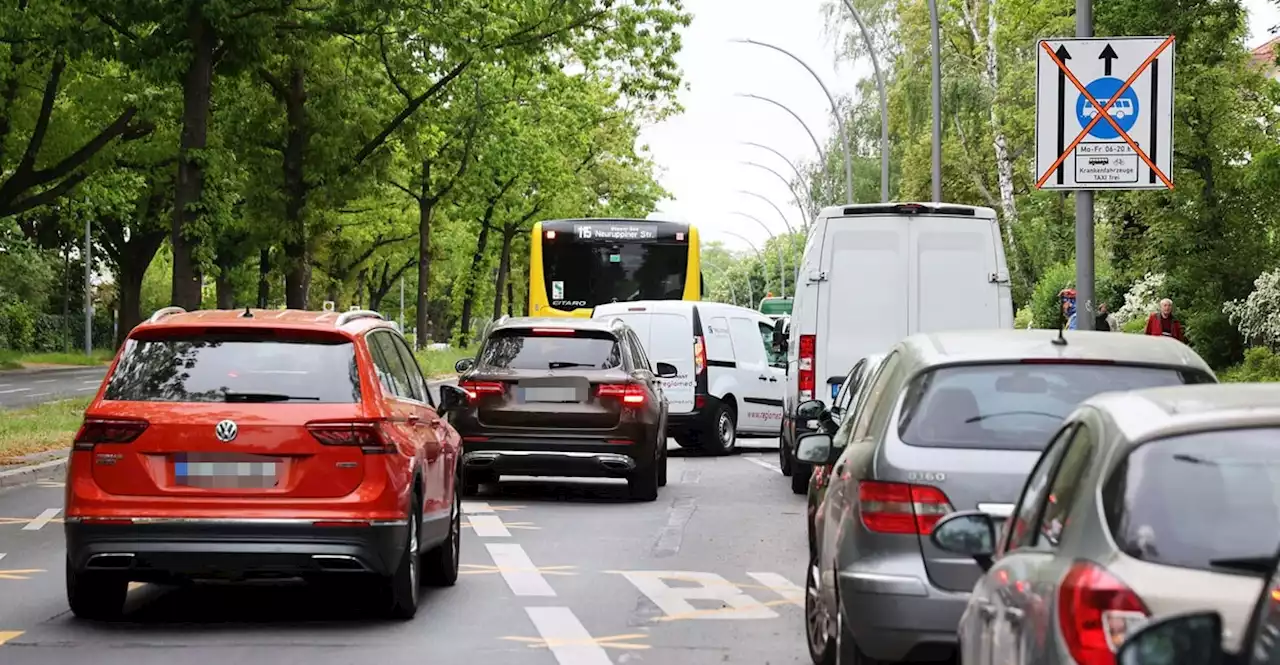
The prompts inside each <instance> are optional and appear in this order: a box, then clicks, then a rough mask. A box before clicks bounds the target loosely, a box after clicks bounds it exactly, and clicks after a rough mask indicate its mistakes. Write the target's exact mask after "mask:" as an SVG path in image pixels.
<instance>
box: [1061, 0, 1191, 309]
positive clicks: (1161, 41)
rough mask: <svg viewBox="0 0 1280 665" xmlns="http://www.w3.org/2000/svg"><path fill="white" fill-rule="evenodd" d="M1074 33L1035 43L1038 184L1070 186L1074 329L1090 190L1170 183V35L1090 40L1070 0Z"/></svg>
mask: <svg viewBox="0 0 1280 665" xmlns="http://www.w3.org/2000/svg"><path fill="white" fill-rule="evenodd" d="M1076 35H1077V38H1076V39H1047V40H1042V41H1040V42H1039V44H1037V47H1038V48H1037V49H1036V55H1037V58H1036V187H1037V188H1039V189H1049V190H1074V191H1075V194H1076V303H1077V308H1076V312H1077V316H1076V328H1077V329H1080V330H1093V324H1094V315H1095V314H1096V305H1095V302H1094V260H1093V258H1094V257H1093V193H1094V191H1096V190H1136V189H1173V180H1172V179H1171V175H1170V174H1171V173H1172V170H1173V169H1172V167H1173V53H1174V48H1173V46H1174V38H1173V37H1172V36H1165V37H1111V38H1106V39H1093V38H1092V37H1093V5H1092V0H1076Z"/></svg>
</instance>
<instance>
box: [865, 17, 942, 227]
mask: <svg viewBox="0 0 1280 665" xmlns="http://www.w3.org/2000/svg"><path fill="white" fill-rule="evenodd" d="M844 6H845V7H846V8H848V10H849V13H850V14H853V20H854V21H856V22H857V23H858V30H860V31H862V40H863V41H865V42H866V43H867V52H868V53H870V54H871V67H872V69H874V70H875V73H876V88H877V89H878V90H879V91H880V202H881V203H888V201H889V95H888V94H887V93H886V92H885V87H884V72H882V71H881V70H880V58H878V57H877V56H876V44H875V42H874V41H872V40H871V31H870V30H868V29H867V24H866V22H864V21H863V20H862V14H860V13H858V10H857V9H856V8H855V7H854V6H853V2H852V1H851V0H844ZM935 25H936V23H935Z"/></svg>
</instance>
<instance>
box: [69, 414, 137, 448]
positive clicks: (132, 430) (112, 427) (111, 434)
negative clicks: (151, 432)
mask: <svg viewBox="0 0 1280 665" xmlns="http://www.w3.org/2000/svg"><path fill="white" fill-rule="evenodd" d="M150 425H151V423H148V422H147V421H145V420H135V419H129V418H85V419H84V422H83V423H82V424H81V425H80V430H79V431H77V432H76V438H75V441H74V443H73V444H72V448H73V449H74V450H93V447H94V446H95V445H97V444H99V443H133V441H134V440H136V439H137V438H138V437H139V436H141V435H142V433H143V432H145V431H147V427H149V426H150Z"/></svg>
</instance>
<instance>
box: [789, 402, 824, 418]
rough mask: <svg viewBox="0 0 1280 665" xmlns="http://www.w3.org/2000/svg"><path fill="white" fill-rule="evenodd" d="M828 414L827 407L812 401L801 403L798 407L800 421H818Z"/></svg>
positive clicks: (797, 415) (797, 412)
mask: <svg viewBox="0 0 1280 665" xmlns="http://www.w3.org/2000/svg"><path fill="white" fill-rule="evenodd" d="M826 412H827V405H825V404H823V403H822V402H820V401H818V400H816V399H811V400H809V401H807V402H801V403H800V406H797V407H796V418H797V419H799V420H818V419H820V418H822V416H823V414H825V413H826Z"/></svg>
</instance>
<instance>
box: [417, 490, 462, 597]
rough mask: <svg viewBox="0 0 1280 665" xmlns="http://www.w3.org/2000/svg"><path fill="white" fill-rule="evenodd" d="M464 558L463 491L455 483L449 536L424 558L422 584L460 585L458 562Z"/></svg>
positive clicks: (450, 511)
mask: <svg viewBox="0 0 1280 665" xmlns="http://www.w3.org/2000/svg"><path fill="white" fill-rule="evenodd" d="M461 558H462V491H461V488H460V487H459V485H458V483H454V490H453V507H452V508H450V509H449V536H448V537H447V538H445V540H444V542H443V543H440V544H439V545H437V546H435V548H433V549H432V550H431V551H430V552H427V553H426V554H424V555H423V557H422V559H423V560H422V582H423V583H424V584H427V585H429V586H437V587H444V586H453V585H454V584H457V583H458V562H459V560H460V559H461Z"/></svg>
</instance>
